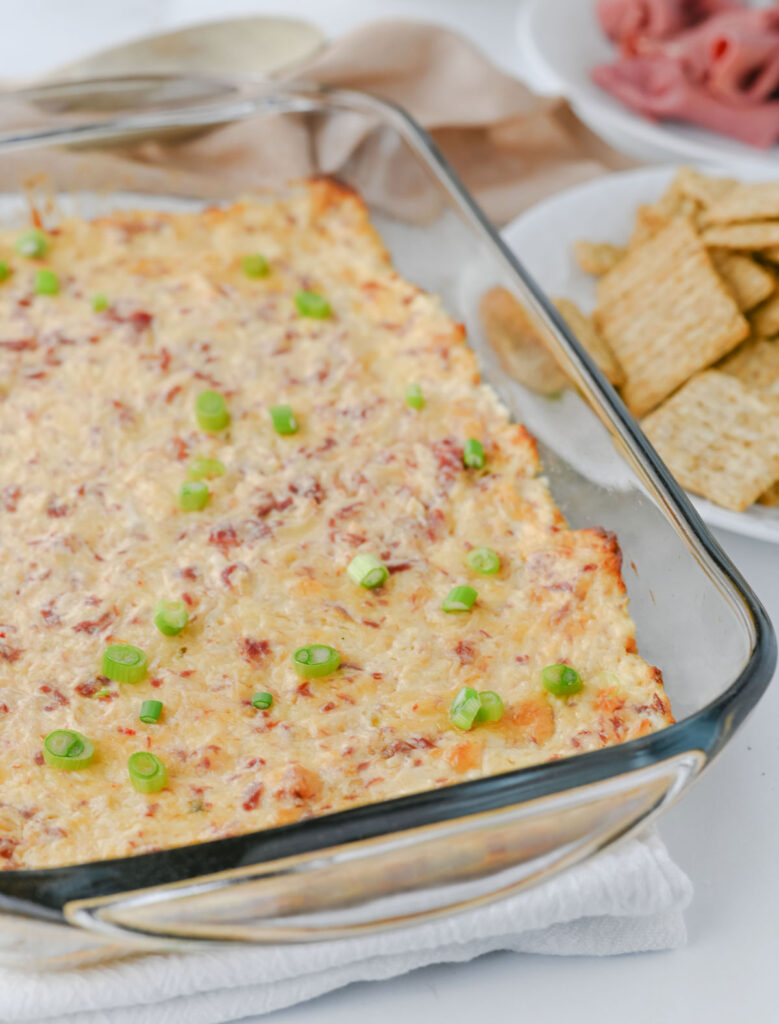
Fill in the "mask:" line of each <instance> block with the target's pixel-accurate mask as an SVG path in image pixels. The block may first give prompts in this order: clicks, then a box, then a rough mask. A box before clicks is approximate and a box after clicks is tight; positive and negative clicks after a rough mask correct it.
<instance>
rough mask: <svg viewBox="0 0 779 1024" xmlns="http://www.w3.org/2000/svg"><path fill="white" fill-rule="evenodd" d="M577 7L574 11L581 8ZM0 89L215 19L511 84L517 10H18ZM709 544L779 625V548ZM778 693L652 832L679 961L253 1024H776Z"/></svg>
mask: <svg viewBox="0 0 779 1024" xmlns="http://www.w3.org/2000/svg"><path fill="white" fill-rule="evenodd" d="M582 2H587V0H582ZM2 6H3V29H2V36H1V37H0V58H2V59H1V60H0V76H2V78H4V79H6V80H7V79H9V78H13V77H15V76H30V75H36V74H40V73H42V72H44V71H45V70H46V69H47V68H49V67H52V66H54V65H57V64H63V63H66V62H67V61H70V60H72V59H74V58H76V57H78V56H80V55H82V54H85V53H87V52H89V51H91V50H93V49H96V48H98V47H103V46H107V45H110V44H112V43H115V42H118V41H120V40H122V39H126V38H129V37H131V36H138V35H143V34H144V33H146V32H150V31H154V30H162V29H164V28H168V27H174V26H178V25H183V24H186V23H191V22H193V21H198V20H207V19H210V18H215V17H220V16H221V17H225V16H227V15H229V14H246V13H250V12H251V13H274V14H282V13H283V14H285V15H287V16H292V15H296V16H300V17H304V18H309V19H310V20H312V21H314V22H316V23H318V24H319V25H321V27H322V28H323V29H324V30H325V31H326V32H328V33H330V34H335V33H338V32H342V31H345V30H347V29H349V28H350V27H352V26H354V25H356V24H358V23H359V22H362V21H366V20H368V19H371V18H377V17H385V16H391V15H394V16H405V17H415V18H419V19H426V20H435V21H441V22H445V23H448V24H450V25H451V26H453V27H455V28H459V29H460V30H461V31H463V32H465V33H466V34H468V35H469V36H470V37H471V39H472V40H473V41H474V42H476V43H477V44H478V45H479V46H481V47H482V48H483V49H484V50H486V51H487V52H489V53H490V54H491V56H492V57H493V59H494V60H495V61H496V62H498V63H500V64H501V65H502V66H504V67H506V68H508V69H512V70H514V71H515V72H518V73H519V72H520V71H521V69H520V68H518V67H517V58H516V52H515V47H514V16H515V11H516V0H482V2H480V3H476V2H474V0H299V2H298V3H290V2H289V0H286V2H285V0H113V2H111V3H108V2H106V0H69V2H68V3H67V4H65V3H62V0H25V2H24V3H14V4H11V3H10V2H6V3H4V4H3V5H2ZM717 536H718V539H719V540H720V542H721V543H722V545H723V547H724V548H725V550H726V551H727V552H728V554H729V555H730V556H731V557H732V558H733V561H734V562H735V563H736V565H737V566H738V567H739V568H740V569H741V571H742V572H743V574H744V575H745V577H746V578H747V580H748V581H749V582H750V583H751V584H752V586H753V587H754V589H755V590H756V591H757V594H758V596H759V597H760V598H761V599H762V600H763V602H764V603H765V605H766V607H767V609H768V612H769V615H770V616H771V618H772V620H773V621H774V622H775V623H779V548H776V547H771V546H769V545H766V544H763V543H761V542H759V541H751V540H746V539H743V538H740V537H736V536H732V535H729V534H726V533H718V534H717ZM775 723H779V687H777V686H774V687H773V688H772V689H771V690H769V692H768V694H767V695H766V697H765V698H764V699H763V701H762V703H761V704H760V707H759V710H758V712H757V714H755V715H753V716H752V718H751V719H750V720H749V721H748V722H747V724H746V725H745V726H744V727H743V728H742V730H741V731H740V733H739V734H738V735H737V737H736V738H735V740H734V741H733V742H732V743H731V744H730V745H729V747H728V748H727V750H726V751H725V752H724V754H723V755H722V756H721V758H720V759H719V760H718V761H717V763H716V764H715V765H714V766H713V767H712V768H711V769H710V770H709V771H708V772H707V773H706V774H705V776H704V777H703V778H702V779H701V780H700V782H698V784H697V785H696V786H695V787H694V789H693V790H692V792H691V793H689V794H688V795H687V796H686V797H685V798H684V799H683V801H682V802H681V803H680V804H678V805H677V806H676V807H674V808H673V809H672V810H671V811H670V812H669V813H668V814H667V815H666V816H665V817H664V818H663V819H662V822H661V826H660V831H661V833H662V835H663V837H664V838H665V840H666V842H667V843H668V846H669V847H670V850H671V852H672V854H673V856H674V857H675V858H676V860H677V861H678V863H679V864H681V866H682V867H683V868H684V869H685V870H686V871H687V873H688V874H689V875H690V877H691V878H692V880H693V882H694V884H695V899H694V902H693V905H692V907H691V908H690V910H689V911H688V914H687V921H688V926H689V945H688V946H687V947H686V948H685V949H682V950H679V951H676V952H673V953H654V954H644V955H639V956H623V957H615V958H610V959H592V958H582V959H576V958H572V957H566V958H555V957H528V956H525V957H523V956H518V955H515V954H507V953H504V954H493V955H491V956H488V957H484V958H482V959H481V960H479V961H476V962H473V963H470V964H462V965H457V966H440V967H433V968H425V969H423V970H420V971H417V972H415V973H414V974H411V975H408V976H406V977H404V978H400V979H397V980H395V981H389V982H380V983H375V984H370V985H368V984H360V985H354V986H352V987H350V988H348V989H345V990H341V991H339V992H336V993H333V994H332V995H329V996H326V997H324V998H322V999H319V1000H317V1001H315V1002H313V1003H306V1004H303V1005H302V1006H299V1007H295V1008H293V1009H290V1010H286V1011H283V1012H281V1013H277V1014H273V1015H271V1016H267V1017H264V1018H261V1019H262V1021H263V1022H264V1024H365V1022H366V1021H369V1022H370V1024H396V1022H397V1021H398V1020H403V1021H404V1022H406V1024H423V1022H424V1024H426V1022H428V1021H432V1022H438V1021H446V1022H447V1024H466V1022H468V1024H472V1022H473V1021H474V1020H479V1019H481V1018H483V1017H484V1015H485V1010H487V1012H488V1013H489V1019H490V1022H491V1024H502V1022H509V1021H510V1022H514V1021H533V1022H534V1024H557V1022H558V1021H561V1022H562V1021H567V1020H572V1019H576V1020H577V1021H578V1022H579V1024H596V1022H597V1024H624V1022H626V1021H629V1022H630V1024H645V1022H646V1024H649V1022H651V1024H691V1022H697V1021H703V1020H706V1021H707V1022H712V1024H719V1022H725V1021H727V1022H728V1024H730V1022H731V1021H732V1020H733V1019H736V1020H739V1021H744V1022H745V1024H746V1022H748V1024H763V1022H766V1024H768V1022H772V1021H776V1020H779V1010H777V1008H776V1004H775V987H776V986H775V980H774V973H773V972H774V970H776V955H775V949H776V934H777V925H776V911H777V907H779V870H777V865H779V801H778V800H777V795H778V794H777V779H779V731H777V729H776V727H775Z"/></svg>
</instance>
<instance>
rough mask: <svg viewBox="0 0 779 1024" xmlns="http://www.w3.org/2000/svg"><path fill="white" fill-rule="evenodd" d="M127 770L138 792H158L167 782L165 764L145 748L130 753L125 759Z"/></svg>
mask: <svg viewBox="0 0 779 1024" xmlns="http://www.w3.org/2000/svg"><path fill="white" fill-rule="evenodd" d="M127 771H128V772H129V773H130V782H132V784H133V786H134V787H135V788H136V789H137V790H138V792H139V793H158V792H159V791H160V790H161V789H164V788H165V786H167V784H168V773H167V770H166V768H165V765H164V764H163V763H162V761H160V759H159V758H158V757H156V756H155V755H154V754H150V753H149V752H148V751H146V750H139V751H138V753H136V754H130V757H129V758H128V760H127Z"/></svg>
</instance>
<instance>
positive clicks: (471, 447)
mask: <svg viewBox="0 0 779 1024" xmlns="http://www.w3.org/2000/svg"><path fill="white" fill-rule="evenodd" d="M463 463H464V464H465V465H466V466H467V467H468V468H469V469H481V468H482V466H483V465H484V445H483V444H482V443H481V441H477V440H476V439H475V438H473V437H469V438H468V440H467V441H466V442H465V446H464V447H463Z"/></svg>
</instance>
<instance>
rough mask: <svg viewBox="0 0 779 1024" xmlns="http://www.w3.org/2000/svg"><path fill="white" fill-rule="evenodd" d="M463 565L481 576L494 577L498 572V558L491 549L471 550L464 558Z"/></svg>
mask: <svg viewBox="0 0 779 1024" xmlns="http://www.w3.org/2000/svg"><path fill="white" fill-rule="evenodd" d="M465 564H466V565H467V566H468V568H469V569H473V571H474V572H478V573H481V575H482V576H494V575H495V573H496V572H498V571H499V570H500V558H499V557H498V553H497V552H496V551H493V550H492V548H473V549H472V550H471V551H469V552H468V554H467V555H466V556H465Z"/></svg>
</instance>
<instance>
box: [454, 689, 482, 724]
mask: <svg viewBox="0 0 779 1024" xmlns="http://www.w3.org/2000/svg"><path fill="white" fill-rule="evenodd" d="M480 708H481V700H480V698H479V695H478V693H477V692H476V691H475V690H474V688H473V687H472V686H461V687H460V689H459V690H458V691H457V693H456V694H455V695H454V700H453V701H452V703H451V705H450V706H449V721H450V722H451V723H452V725H456V726H457V728H458V729H470V728H472V726H473V724H474V722H475V721H476V716H477V715H478V713H479V710H480Z"/></svg>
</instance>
